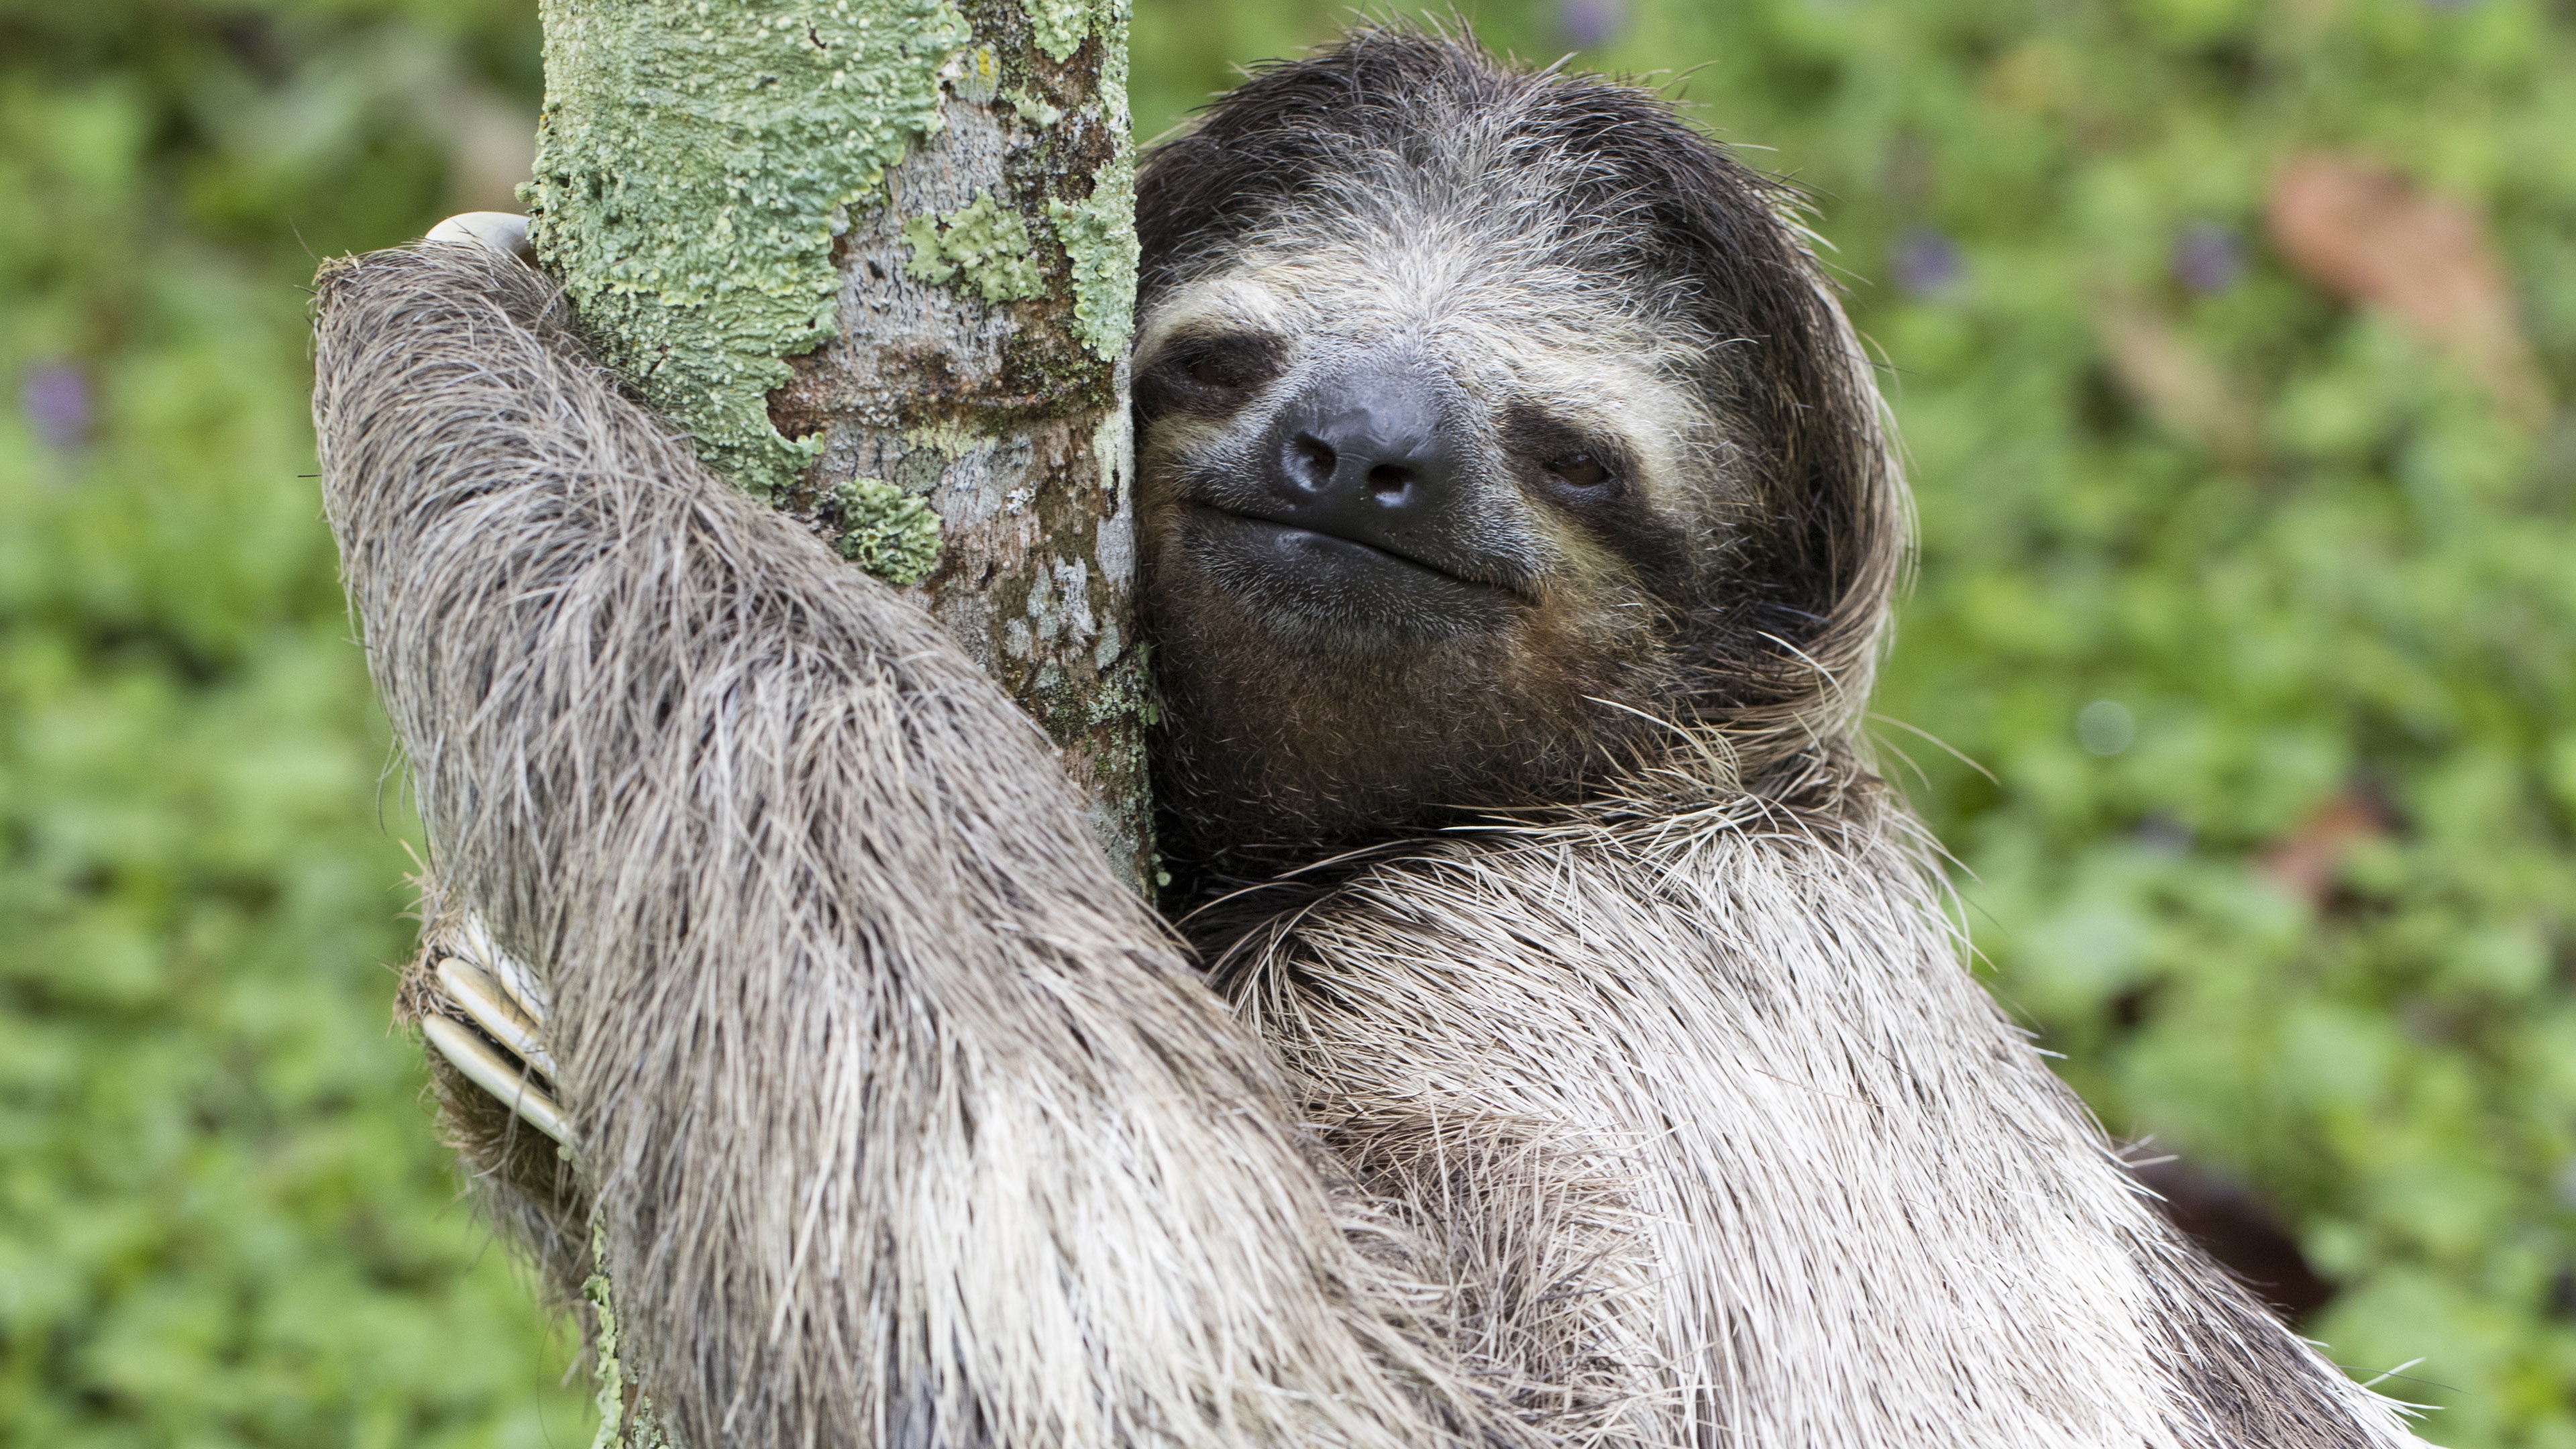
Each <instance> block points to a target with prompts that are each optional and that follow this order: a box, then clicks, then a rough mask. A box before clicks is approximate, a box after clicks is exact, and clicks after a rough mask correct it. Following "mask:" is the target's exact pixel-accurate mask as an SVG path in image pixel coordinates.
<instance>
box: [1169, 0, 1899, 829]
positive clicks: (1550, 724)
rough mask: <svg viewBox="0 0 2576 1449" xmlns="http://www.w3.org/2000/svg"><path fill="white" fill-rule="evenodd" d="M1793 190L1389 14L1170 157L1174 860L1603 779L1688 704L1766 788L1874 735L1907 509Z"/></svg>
mask: <svg viewBox="0 0 2576 1449" xmlns="http://www.w3.org/2000/svg"><path fill="white" fill-rule="evenodd" d="M1791 202H1792V198H1791V197H1790V196H1789V195H1788V194H1787V193H1786V191H1785V190H1784V189H1783V188H1782V187H1781V186H1779V185H1778V184H1777V183H1774V182H1771V181H1769V180H1767V179H1765V178H1763V177H1761V176H1758V175H1757V174H1755V173H1753V172H1751V171H1749V170H1747V169H1746V168H1744V167H1743V166H1741V165H1739V164H1737V163H1736V162H1734V161H1733V160H1731V159H1729V158H1728V157H1727V156H1726V155H1725V154H1724V153H1722V152H1720V151H1719V150H1717V149H1716V148H1715V147H1714V146H1712V145H1711V144H1710V143H1709V142H1708V141H1706V140H1705V139H1703V138H1702V137H1701V136H1700V135H1699V134H1698V133H1696V132H1695V131H1693V130H1691V129H1690V128H1689V127H1688V126H1687V125H1685V124H1684V123H1683V122H1682V121H1680V120H1679V119H1678V118H1677V117H1676V116H1675V115H1674V114H1673V112H1672V110H1671V109H1670V107H1669V106H1667V105H1666V104H1665V103H1664V102H1663V101H1661V100H1660V99H1658V98H1657V97H1655V96H1653V95H1651V94H1649V93H1646V92H1643V91H1639V90H1634V89H1631V88H1627V87H1623V86H1615V85H1610V84H1607V83H1603V82H1599V81H1595V80H1588V79H1578V78H1566V77H1559V76H1554V75H1529V74H1524V73H1519V72H1515V71H1512V70H1509V69H1507V68H1504V67H1502V66H1500V65H1498V64H1497V63H1495V62H1494V61H1492V60H1491V59H1489V58H1487V57H1486V56H1485V55H1483V54H1482V53H1481V52H1479V51H1477V50H1476V49H1474V48H1473V47H1472V45H1470V44H1462V43H1459V42H1455V41H1450V40H1445V39H1437V38H1428V37H1422V36H1415V35H1406V34H1396V33H1388V32H1380V31H1367V32H1362V33H1359V34H1357V35H1355V36H1353V37H1352V38H1351V39H1349V40H1348V41H1347V42H1345V43H1344V44H1343V45H1342V46H1341V47H1340V48H1339V49H1337V50H1334V51H1331V52H1329V53H1326V54H1323V55H1319V56H1317V57H1314V58H1312V59H1308V60H1304V61H1299V62H1295V63H1292V64H1283V65H1279V66H1276V67H1273V68H1271V69H1268V70H1265V71H1263V72H1261V73H1259V74H1258V75H1256V76H1255V77H1254V78H1253V79H1252V80H1251V81H1250V82H1248V83H1247V84H1245V85H1244V86H1243V87H1242V88H1241V89H1239V90H1237V91H1235V92H1234V93H1233V94H1232V95H1231V96H1229V97H1227V98H1226V99H1225V100H1224V101H1222V102H1221V103H1219V104H1218V105H1217V106H1216V107H1215V108H1214V109H1213V110H1211V111H1210V112H1209V113H1208V114H1207V115H1206V116H1205V117H1204V118H1203V119H1202V120H1201V122H1200V123H1199V124H1198V125H1197V126H1196V127H1195V128H1194V129H1193V130H1191V131H1190V132H1189V133H1188V134H1186V135H1184V136H1182V137H1180V138H1179V139H1176V140H1173V141H1171V142H1168V143H1166V144H1165V145H1163V146H1162V147H1160V148H1159V149H1157V150H1156V151H1155V152H1154V153H1153V154H1152V156H1151V157H1150V158H1149V159H1148V161H1147V163H1146V165H1145V168H1144V170H1143V173H1142V175H1141V177H1140V180H1139V187H1138V220H1139V230H1140V232H1141V233H1142V237H1143V243H1144V264H1143V272H1142V288H1141V296H1140V305H1139V308H1138V320H1139V330H1138V338H1137V348H1136V357H1135V368H1136V371H1135V399H1136V424H1137V448H1138V455H1137V456H1138V464H1139V468H1138V478H1139V484H1138V486H1139V498H1140V515H1139V516H1140V520H1141V526H1142V530H1143V537H1144V545H1145V547H1144V563H1145V568H1146V598H1147V612H1148V624H1149V627H1150V632H1151V634H1152V637H1153V639H1154V642H1155V646H1156V654H1155V674H1156V678H1157V680H1158V682H1159V685H1160V687H1161V689H1162V691H1163V694H1164V697H1165V721H1166V722H1165V725H1164V729H1163V736H1164V737H1163V739H1162V740H1161V741H1160V747H1159V749H1158V751H1157V755H1158V767H1159V769H1160V770H1161V778H1160V779H1159V781H1158V787H1159V789H1160V790H1161V792H1162V798H1163V799H1164V801H1165V802H1166V807H1167V820H1166V825H1165V833H1166V836H1167V840H1168V842H1169V846H1170V847H1171V848H1172V849H1173V850H1174V851H1175V852H1176V854H1177V855H1178V856H1179V857H1180V858H1182V859H1184V860H1190V859H1195V860H1199V861H1203V862H1208V863H1211V864H1218V863H1221V862H1223V861H1224V860H1226V859H1227V858H1229V857H1235V856H1238V855H1240V856H1245V857H1250V858H1259V857H1261V856H1265V855H1276V854H1279V853H1284V852H1294V851H1298V850H1309V851H1311V850H1312V849H1315V848H1318V847H1332V846H1338V845H1349V844H1355V843H1360V842H1362V841H1365V840H1367V839H1369V838H1372V837H1383V836H1384V835H1386V834H1388V833H1390V832H1394V831H1401V830H1406V829H1412V828H1418V827H1419V826H1420V825H1422V824H1423V823H1424V822H1425V821H1426V820H1427V819H1428V818H1430V817H1431V816H1432V814H1433V813H1434V812H1436V811H1437V810H1439V809H1442V808H1444V807H1459V806H1465V807H1476V806H1493V805H1526V804H1532V803H1543V802H1549V801H1568V802H1571V801H1576V800H1580V799H1581V798H1582V796H1583V794H1584V793H1585V792H1586V791H1587V790H1588V789H1590V788H1592V787H1593V786H1595V785H1596V784H1597V783H1598V782H1599V781H1600V780H1601V779H1603V778H1605V777H1606V776H1607V775H1609V774H1611V773H1615V772H1616V771H1617V769H1618V768H1619V767H1620V766H1621V765H1622V764H1624V763H1626V762H1628V761H1629V760H1631V759H1633V758H1634V757H1635V755H1636V753H1637V750H1638V747H1639V745H1640V743H1641V742H1643V741H1645V740H1648V739H1650V738H1652V737H1654V736H1655V735H1656V734H1657V733H1658V732H1659V731H1665V730H1668V726H1667V725H1665V724H1661V723H1658V722H1678V723H1683V724H1688V725H1692V726H1702V727H1710V726H1713V727H1716V728H1718V729H1721V730H1724V731H1726V732H1727V733H1728V734H1729V736H1730V737H1731V738H1732V739H1733V740H1735V741H1736V742H1737V744H1738V749H1737V754H1738V757H1739V759H1741V760H1743V761H1744V762H1745V771H1746V774H1745V782H1746V783H1747V784H1748V785H1758V781H1757V780H1755V779H1754V776H1755V775H1756V774H1758V771H1759V768H1760V767H1761V766H1763V765H1764V763H1765V762H1767V761H1775V760H1784V759H1787V758H1789V757H1792V756H1795V755H1797V754H1798V753H1800V752H1802V751H1805V750H1809V749H1811V748H1813V747H1814V745H1815V744H1816V742H1817V741H1819V740H1824V739H1830V738H1832V737H1833V736H1835V735H1836V734H1838V733H1839V732H1840V731H1841V730H1842V729H1844V728H1845V727H1846V722H1847V716H1848V714H1849V711H1850V709H1851V707H1852V706H1853V704H1855V703H1856V702H1857V700H1858V698H1859V697H1860V695H1861V694H1862V693H1864V692H1865V691H1866V686H1867V674H1868V667H1869V661H1870V656H1871V653H1872V645H1873V640H1874V638H1875V636H1876V634H1877V632H1878V626H1879V622H1880V620H1881V618H1882V617H1883V615H1884V612H1885V608H1886V598H1887V594H1888V590H1889V587H1890V582H1891V580H1892V578H1893V576H1894V573H1895V571H1896V567H1897V563H1898V559H1899V557H1900V554H1901V547H1902V536H1903V527H1902V521H1901V518H1900V512H1901V508H1902V502H1901V495H1900V493H1899V491H1898V483H1897V480H1896V476H1895V473H1894V471H1893V469H1892V467H1891V466H1890V464H1889V462H1888V457H1887V452H1886V444H1885V441H1884V438H1883V436H1882V433H1881V430H1880V426H1879V419H1878V416H1877V410H1876V407H1877V404H1876V394H1875V392H1874V390H1873V388H1872V385H1871V381H1870V376H1869V372H1868V369H1867V367H1866V365H1865V364H1864V363H1863V362H1862V361H1861V359H1860V356H1859V353H1858V350H1857V348H1856V346H1855V345H1854V343H1853V341H1852V338H1851V335H1850V331H1849V328H1848V327H1847V326H1846V325H1845V324H1844V322H1843V320H1842V317H1841V314H1840V312H1839V311H1838V309H1837V308H1836V306H1835V304H1834V302H1833V300H1832V298H1831V295H1830V293H1829V291H1828V290H1827V288H1826V286H1825V284H1824V282H1823V280H1822V278H1821V276H1820V274H1819V272H1818V270H1817V267H1816V265H1815V262H1814V260H1813V258H1812V257H1811V256H1810V255H1809V254H1808V252H1807V250H1806V248H1805V246H1804V244H1803V242H1802V237H1801V233H1800V232H1799V231H1798V230H1797V229H1796V228H1795V226H1794V225H1793V224H1792V223H1791V222H1789V221H1787V220H1785V219H1784V213H1785V212H1786V211H1787V210H1788V208H1789V206H1790V204H1791ZM1775 745H1776V746H1777V747H1776V748H1774V746H1775ZM1249 863H1250V861H1249V860H1247V864H1249Z"/></svg>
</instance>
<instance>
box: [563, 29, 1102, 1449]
mask: <svg viewBox="0 0 2576 1449" xmlns="http://www.w3.org/2000/svg"><path fill="white" fill-rule="evenodd" d="M541 14H542V18H543V22H544V27H545V64H546V105H545V111H544V115H543V118H542V120H541V122H540V126H539V134H538V155H537V166H536V179H535V181H534V182H533V183H532V184H531V186H530V187H529V189H528V191H527V193H526V195H527V200H528V207H529V213H530V218H531V227H530V231H531V240H532V241H533V243H534V244H535V247H536V250H537V255H538V258H539V261H540V263H541V264H542V265H543V266H545V267H546V268H547V270H548V271H550V272H551V273H553V274H554V275H555V276H556V277H557V279H558V280H560V281H561V282H562V283H563V284H564V286H565V288H566V290H567V292H568V294H569V295H570V297H571V299H572V301H573V304H574V307H575V309H576V311H577V313H578V315H579V317H580V321H581V325H582V328H583V330H584V332H585V333H586V334H587V335H588V336H589V337H590V339H591V341H592V342H593V344H594V345H595V346H596V347H597V348H598V350H599V352H600V354H601V356H602V358H603V359H604V360H605V361H606V362H607V363H608V364H609V366H610V367H611V368H612V369H613V370H615V371H616V372H617V373H618V374H619V375H620V376H621V377H622V378H623V380H624V381H625V382H626V384H627V385H628V386H629V387H630V388H632V389H633V390H634V392H635V393H636V394H637V395H638V396H639V397H641V398H642V399H643V400H644V401H645V402H646V403H648V404H650V405H651V406H653V407H654V408H656V409H657V410H658V411H660V412H661V413H662V414H663V415H664V416H666V417H668V418H670V419H672V420H673V421H674V422H676V423H677V424H679V425H680V426H681V427H683V428H685V429H687V430H688V431H689V433H690V434H691V435H692V437H693V438H694V440H695V443H696V446H697V449H698V452H699V455H700V457H701V458H703V459H704V460H705V461H706V462H707V463H709V464H710V465H711V466H713V467H714V468H716V469H717V470H718V471H719V472H721V473H723V474H725V475H726V476H727V477H729V478H731V479H732V480H734V481H735V482H736V483H737V484H739V485H740V486H741V487H743V488H744V489H745V490H747V491H749V492H751V493H752V494H754V495H755V496H758V497H761V498H764V499H766V500H767V501H769V502H770V503H771V504H773V505H774V506H776V507H779V508H781V509H784V510H786V511H788V512H790V513H792V514H794V515H795V516H797V517H798V518H800V519H802V520H803V521H804V522H806V523H807V525H808V526H810V527H811V528H813V529H814V531H815V532H816V533H818V534H819V535H821V536H823V537H824V538H826V539H827V540H829V541H831V542H833V543H834V544H836V545H837V546H838V547H839V548H840V550H841V552H842V553H843V555H844V556H845V557H849V558H850V559H852V561H853V566H854V567H864V568H866V569H868V570H869V571H870V572H872V573H875V574H877V575H878V576H880V577H882V578H884V579H886V580H887V581H888V582H890V583H892V584H895V585H897V586H898V587H902V588H905V589H907V590H909V591H911V592H913V593H914V594H915V595H916V596H917V597H919V598H920V600H921V601H922V602H923V604H924V605H926V606H927V607H928V608H929V609H930V610H931V612H932V613H933V614H934V615H935V616H936V617H937V618H938V619H939V620H940V622H941V623H942V624H943V625H944V626H945V627H946V628H947V629H948V631H949V633H950V634H951V635H952V636H954V637H955V638H956V639H957V640H958V641H959V642H960V643H961V644H962V645H964V647H965V648H966V650H967V651H968V653H969V654H971V655H972V656H973V657H974V658H975V659H976V660H977V661H978V662H979V663H981V664H982V665H983V667H984V668H985V670H986V671H987V672H988V673H989V674H991V675H992V676H993V677H994V678H995V679H996V680H998V681H999V682H1000V683H1001V684H1002V685H1003V687H1004V688H1005V689H1006V690H1008V691H1009V692H1010V693H1011V694H1012V695H1013V696H1014V697H1015V698H1017V699H1018V700H1019V701H1020V703H1021V704H1022V705H1023V706H1024V707H1025V708H1026V709H1027V710H1028V712H1029V713H1030V715H1031V716H1032V717H1034V718H1035V719H1036V720H1037V721H1038V723H1039V724H1040V725H1042V726H1043V727H1044V728H1045V729H1046V730H1047V732H1048V733H1049V734H1050V735H1051V736H1053V738H1054V739H1055V741H1056V742H1057V744H1058V745H1059V746H1060V747H1061V748H1062V751H1063V756H1064V762H1065V767H1066V770H1067V773H1068V774H1069V776H1070V777H1071V779H1072V780H1073V782H1074V784H1075V786H1076V788H1077V790H1079V791H1080V792H1081V793H1082V794H1083V796H1084V798H1085V800H1086V803H1087V806H1088V809H1089V812H1090V817H1091V820H1092V823H1093V828H1094V831H1095V834H1096V835H1097V837H1098V838H1099V840H1100V842H1101V844H1102V847H1103V848H1104V849H1105V850H1107V851H1108V853H1109V855H1110V857H1111V859H1112V861H1113V862H1114V863H1115V864H1116V865H1117V866H1118V867H1119V868H1120V869H1121V870H1122V871H1124V872H1125V873H1126V874H1127V876H1128V878H1129V879H1130V880H1131V881H1133V882H1137V883H1139V884H1140V885H1142V884H1143V883H1144V882H1147V881H1149V880H1150V879H1151V878H1152V851H1151V843H1150V840H1149V837H1148V833H1147V829H1148V820H1149V816H1148V814H1147V809H1146V799H1145V773H1144V756H1143V751H1142V744H1141V721H1142V714H1143V710H1144V705H1145V700H1146V696H1145V680H1144V660H1143V655H1142V651H1141V650H1140V649H1139V647H1138V645H1137V643H1136V631H1135V624H1134V618H1133V613H1134V597H1135V587H1134V570H1135V544H1134V518H1135V514H1134V508H1133V505H1132V502H1131V500H1130V493H1129V479H1130V475H1131V473H1132V451H1131V448H1130V442H1129V437H1128V419H1127V396H1126V392H1127V374H1126V362H1125V354H1126V347H1127V337H1128V330H1129V326H1130V319H1131V314H1132V312H1133V308H1134V299H1135V275H1136V272H1135V269H1136V241H1135V226H1134V210H1135V195H1134V175H1135V170H1134V156H1133V151H1132V149H1131V145H1130V141H1129V126H1128V115H1127V96H1126V80H1127V75H1126V66H1127V14H1128V4H1127V0H1025V4H1021V3H1014V0H962V3H959V4H952V3H950V0H544V3H543V5H542V7H541ZM601 1272H602V1276H601V1278H600V1279H598V1280H597V1281H595V1282H594V1284H593V1288H592V1295H593V1299H594V1304H595V1308H596V1311H597V1313H598V1315H599V1327H600V1328H601V1330H602V1332H601V1333H600V1334H599V1335H598V1337H599V1340H600V1342H599V1344H598V1347H599V1348H600V1350H601V1352H600V1359H601V1362H600V1375H601V1387H602V1392H601V1408H602V1414H603V1421H604V1422H603V1424H602V1428H601V1441H600V1442H601V1443H602V1444H627V1445H634V1446H637V1449H645V1446H651V1445H658V1444H659V1443H660V1442H661V1431H660V1430H659V1428H658V1427H657V1426H656V1425H655V1423H654V1419H653V1415H652V1413H651V1410H650V1407H649V1405H646V1404H644V1403H643V1402H642V1401H641V1400H640V1399H639V1398H638V1397H637V1395H636V1394H635V1393H634V1391H633V1388H632V1386H631V1385H630V1384H629V1383H627V1381H626V1380H625V1379H624V1378H623V1376H622V1374H621V1370H620V1366H619V1365H618V1363H617V1337H616V1334H615V1332H614V1327H613V1325H614V1313H613V1310H612V1308H611V1303H612V1301H613V1297H614V1285H613V1284H612V1283H611V1282H610V1281H609V1280H608V1276H607V1265H606V1264H605V1263H604V1262H603V1263H602V1264H601Z"/></svg>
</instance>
